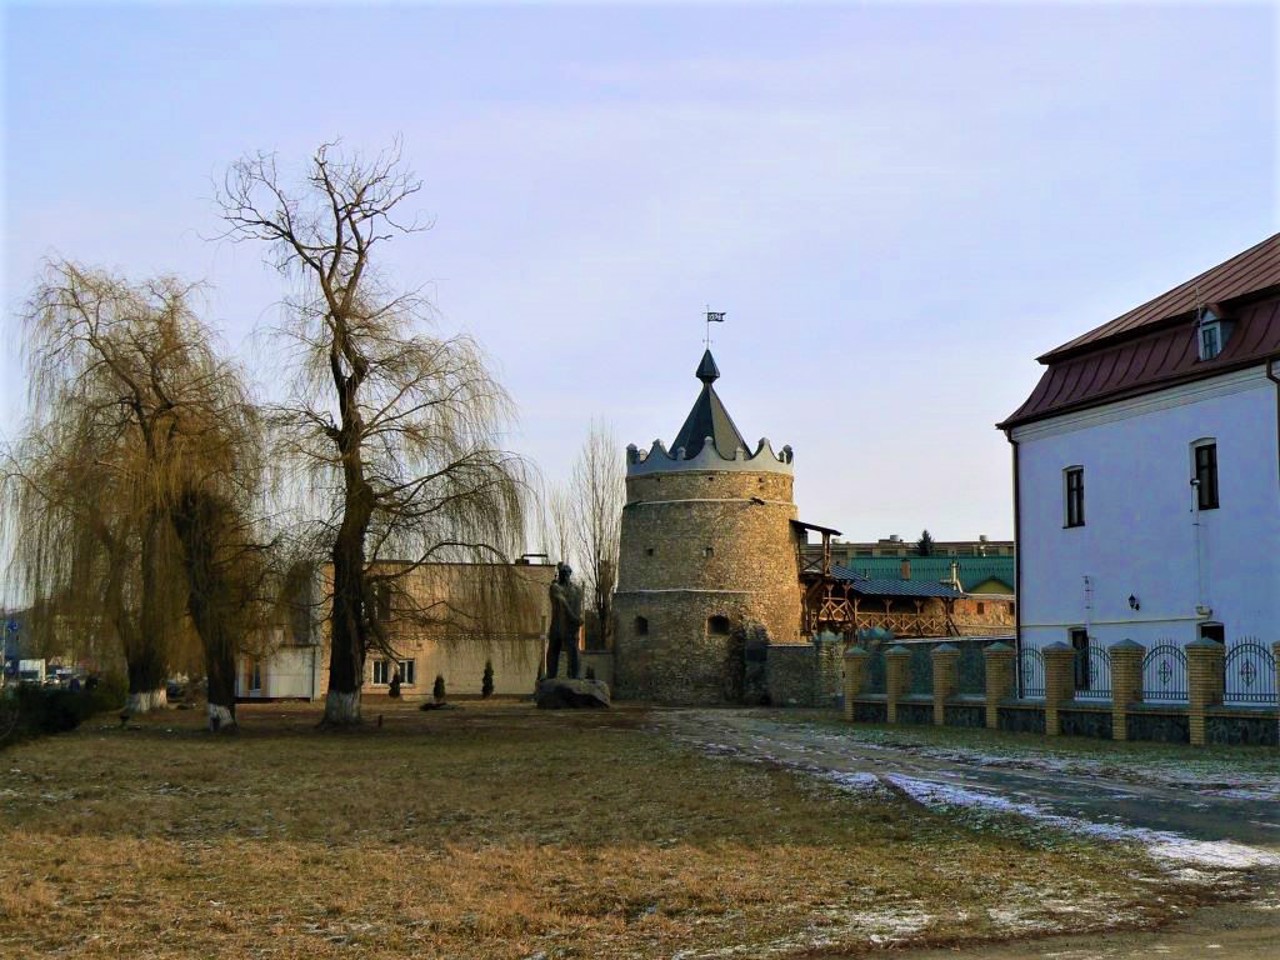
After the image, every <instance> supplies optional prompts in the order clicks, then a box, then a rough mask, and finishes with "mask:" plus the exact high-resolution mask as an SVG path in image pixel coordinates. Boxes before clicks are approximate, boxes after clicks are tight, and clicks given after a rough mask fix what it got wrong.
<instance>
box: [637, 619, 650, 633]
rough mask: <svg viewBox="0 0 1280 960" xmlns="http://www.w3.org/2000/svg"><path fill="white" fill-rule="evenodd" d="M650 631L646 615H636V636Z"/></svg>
mask: <svg viewBox="0 0 1280 960" xmlns="http://www.w3.org/2000/svg"><path fill="white" fill-rule="evenodd" d="M648 632H649V621H648V620H647V619H645V618H644V617H636V636H638V637H643V636H645V635H646V634H647V633H648Z"/></svg>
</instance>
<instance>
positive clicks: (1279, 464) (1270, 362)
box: [1267, 356, 1280, 478]
mask: <svg viewBox="0 0 1280 960" xmlns="http://www.w3.org/2000/svg"><path fill="white" fill-rule="evenodd" d="M1277 363H1280V356H1272V357H1268V358H1267V379H1268V380H1270V381H1271V382H1272V383H1274V384H1275V385H1276V476H1277V478H1280V376H1277V375H1276V369H1277V367H1276V364H1277Z"/></svg>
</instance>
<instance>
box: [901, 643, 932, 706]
mask: <svg viewBox="0 0 1280 960" xmlns="http://www.w3.org/2000/svg"><path fill="white" fill-rule="evenodd" d="M907 669H908V671H909V672H908V677H907V692H908V693H913V694H929V693H933V646H932V644H923V643H919V644H912V645H911V660H910V663H909V666H908V668H907Z"/></svg>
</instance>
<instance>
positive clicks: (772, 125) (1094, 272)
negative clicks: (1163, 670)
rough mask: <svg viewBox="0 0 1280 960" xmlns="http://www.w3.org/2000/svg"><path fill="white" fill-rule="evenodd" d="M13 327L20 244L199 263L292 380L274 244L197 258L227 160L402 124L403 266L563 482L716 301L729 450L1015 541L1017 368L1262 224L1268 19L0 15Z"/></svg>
mask: <svg viewBox="0 0 1280 960" xmlns="http://www.w3.org/2000/svg"><path fill="white" fill-rule="evenodd" d="M3 17H4V21H3V23H4V47H3V61H4V66H3V79H4V111H5V112H4V138H3V146H4V164H5V166H4V178H3V184H4V189H5V199H4V217H5V219H4V252H3V265H4V275H3V290H2V291H0V294H2V302H3V307H4V313H5V328H4V329H5V334H4V339H5V343H6V344H8V345H10V349H9V350H8V351H7V352H6V353H5V355H4V356H3V358H2V359H0V385H2V386H3V389H0V433H3V434H5V435H8V436H12V435H13V433H14V432H15V430H16V429H17V422H18V420H17V417H18V409H19V408H18V403H19V401H20V398H21V395H22V382H21V368H20V366H19V365H18V364H17V357H16V353H15V348H16V340H17V338H16V327H15V325H14V324H13V320H14V317H15V315H16V313H17V312H18V311H19V309H20V307H21V303H22V300H23V298H24V297H25V296H26V294H27V292H28V291H29V289H30V286H31V284H32V281H33V278H34V276H35V274H36V271H37V269H38V265H39V263H40V260H41V258H42V257H44V256H46V255H49V254H51V253H55V252H56V253H58V254H61V255H64V256H67V257H71V258H74V259H77V260H80V261H84V262H87V263H93V264H100V265H104V266H108V267H112V268H117V269H119V270H121V271H123V272H126V273H127V274H129V275H130V276H132V277H135V278H141V277H143V276H146V275H149V274H152V273H156V272H166V271H167V272H174V273H178V274H181V275H183V276H186V277H190V278H192V279H197V278H200V279H206V280H208V281H209V283H210V284H211V291H210V293H209V296H208V301H207V306H206V313H207V316H208V317H209V318H210V319H211V320H212V321H213V322H215V323H216V324H217V325H219V326H220V327H221V328H222V329H223V330H224V331H225V334H226V337H227V339H228V342H229V343H230V344H232V346H233V348H235V349H237V350H241V351H244V352H245V355H246V359H247V360H248V361H250V362H252V363H253V364H255V366H256V368H257V369H258V371H259V372H260V374H261V376H262V379H263V380H264V382H274V381H278V379H279V371H278V366H277V365H274V364H273V363H272V362H271V360H270V358H269V357H266V356H264V354H263V351H262V349H261V347H257V348H253V349H250V344H249V343H248V336H249V334H250V332H251V331H252V330H253V329H254V328H255V326H260V325H264V324H269V323H270V322H272V321H273V320H274V318H275V317H276V316H277V309H276V307H275V303H276V302H277V300H278V299H279V298H280V296H281V295H282V293H283V289H282V287H281V283H280V280H279V278H278V277H277V275H276V274H275V273H274V272H272V271H270V270H268V269H266V268H264V267H263V266H262V265H261V262H260V255H261V253H262V252H263V251H261V250H258V249H253V248H251V247H246V246H238V247H233V246H231V245H228V244H226V243H219V242H211V241H209V240H207V239H205V238H206V237H211V236H214V235H216V234H217V233H218V231H219V222H218V220H217V218H216V212H215V209H214V207H213V204H212V202H211V196H212V192H213V188H212V181H213V179H214V178H217V177H220V176H221V173H222V172H223V171H224V170H225V168H226V166H227V164H228V163H229V162H231V161H232V160H234V159H235V158H237V157H238V156H240V155H242V154H243V153H245V152H248V151H253V150H258V149H263V150H274V151H278V152H279V154H280V157H281V160H282V162H284V163H285V164H286V165H288V166H290V167H292V168H294V169H296V168H297V167H298V166H299V165H300V164H301V162H302V160H303V159H304V158H305V157H306V156H307V155H308V153H309V152H310V151H311V150H312V149H314V147H315V146H316V145H317V144H318V143H320V142H321V141H323V140H326V139H330V138H333V137H335V136H341V137H343V138H344V139H345V142H346V143H347V144H349V145H350V146H352V147H356V148H361V149H367V150H375V149H377V148H380V147H382V146H385V145H386V144H388V143H389V142H390V140H391V139H392V138H393V137H394V136H395V135H396V134H401V135H402V136H403V139H404V153H405V156H406V157H407V158H408V160H409V161H410V163H411V165H412V167H413V168H414V170H416V172H417V173H418V174H419V175H420V176H421V177H422V178H423V180H424V181H425V188H424V190H423V191H422V193H421V194H420V195H419V196H418V201H419V202H418V203H417V205H416V209H417V210H418V211H420V212H421V213H423V214H424V215H426V216H428V217H430V218H432V219H433V220H434V222H435V226H434V228H433V229H432V230H431V231H430V232H428V233H426V234H423V235H420V236H417V237H416V238H412V239H408V240H404V241H398V242H397V243H396V244H395V245H394V247H393V248H388V249H389V254H390V256H389V259H388V268H389V270H390V272H391V274H392V276H393V277H394V278H396V279H397V280H398V281H399V282H401V283H402V284H403V285H405V286H417V285H421V284H427V285H428V289H429V290H431V291H432V292H433V293H434V297H435V301H436V303H437V306H438V307H439V310H440V315H441V316H440V324H441V326H442V327H443V328H444V329H446V330H453V329H465V330H467V331H470V332H471V333H473V334H475V335H476V336H477V337H478V338H479V339H480V340H481V341H482V342H483V343H484V345H485V346H486V348H487V349H488V351H489V354H490V355H491V357H492V359H493V362H494V364H495V366H496V368H497V369H498V371H499V373H500V375H501V377H502V378H503V380H504V382H505V383H506V385H507V387H508V388H509V389H510V391H511V392H512V394H513V395H514V397H515V399H516V401H517V402H518V403H519V405H520V409H521V422H520V429H519V432H518V433H517V434H516V435H514V436H512V437H511V438H510V445H511V446H513V447H514V448H515V449H517V450H519V451H521V452H523V453H525V454H527V455H529V456H531V457H532V458H533V459H534V460H535V461H536V462H537V463H538V464H539V466H540V467H541V468H542V470H543V472H544V473H545V474H546V475H547V476H548V477H549V478H550V479H557V478H560V477H562V476H564V475H565V473H566V471H567V464H568V462H569V460H570V459H571V458H572V456H573V454H574V452H575V450H576V448H577V447H578V446H579V444H580V443H581V440H582V438H583V436H584V434H585V431H586V428H587V424H588V421H589V420H590V418H591V417H592V416H597V417H603V418H605V419H607V420H609V421H610V422H611V423H612V424H613V425H614V428H615V430H616V432H617V435H618V438H619V442H620V444H622V445H625V444H626V443H627V442H635V443H638V444H640V445H641V446H647V445H648V444H649V443H650V442H652V440H653V439H654V438H655V437H662V438H663V439H664V440H666V441H670V439H671V438H672V436H673V435H674V434H675V432H676V430H677V429H678V427H679V426H680V423H681V421H682V419H683V417H684V415H685V413H686V412H687V410H688V408H689V406H690V404H691V403H692V401H693V399H694V397H695V395H696V393H697V386H698V384H697V383H696V381H695V380H694V378H693V371H694V369H695V367H696V365H697V362H698V357H699V355H700V351H701V338H702V334H703V326H702V324H701V322H700V319H701V313H702V310H703V309H704V305H705V304H708V303H709V304H711V306H712V309H715V310H723V311H725V312H726V313H727V315H728V318H727V322H726V323H725V324H724V325H723V326H720V327H716V328H713V336H714V337H715V340H716V343H715V346H714V351H715V354H716V358H717V360H718V361H719V364H720V368H721V371H722V373H723V378H722V380H721V381H720V383H719V384H718V387H719V389H720V393H721V396H722V397H723V399H724V400H725V403H726V405H727V406H728V408H729V410H730V412H731V413H732V414H733V416H734V418H735V419H736V421H737V423H738V426H739V427H740V428H741V430H742V432H743V433H744V434H745V435H746V436H747V437H748V438H749V439H750V440H751V441H753V442H754V440H756V439H757V438H759V437H760V436H765V435H767V436H768V437H770V439H771V440H773V442H774V444H775V446H781V445H782V444H784V443H790V444H791V445H792V446H793V447H794V449H795V453H796V474H797V482H796V492H797V500H798V503H799V505H800V513H801V516H802V517H803V518H804V519H806V520H811V521H814V522H818V523H823V524H828V525H831V526H835V527H838V528H841V529H842V530H844V531H845V533H846V535H847V536H849V537H851V538H874V537H878V536H887V535H888V534H890V533H898V534H901V535H903V536H904V537H909V538H912V539H914V538H915V537H916V536H917V535H918V534H919V532H920V530H921V528H923V527H928V528H929V529H930V530H931V531H933V533H934V535H935V536H937V537H939V538H959V537H970V536H976V535H977V534H979V533H987V534H990V535H991V536H993V537H1005V536H1009V535H1011V533H1012V526H1013V523H1012V516H1013V507H1012V496H1011V483H1010V462H1009V451H1008V446H1007V444H1006V442H1005V440H1004V438H1003V436H1002V435H1001V434H999V433H998V432H997V431H996V430H994V429H993V426H992V425H993V424H994V423H995V422H996V421H997V420H999V419H1001V418H1003V417H1004V416H1006V415H1007V414H1009V413H1010V412H1011V411H1012V410H1013V409H1014V408H1015V407H1016V406H1017V405H1018V404H1019V403H1020V402H1021V401H1022V399H1023V398H1024V397H1025V396H1026V395H1027V394H1028V393H1029V392H1030V390H1031V388H1032V387H1033V386H1034V384H1035V381H1036V379H1037V377H1038V376H1039V370H1040V368H1039V366H1038V365H1037V364H1036V363H1035V362H1034V357H1035V356H1037V355H1038V354H1040V353H1042V352H1044V351H1045V350H1048V349H1049V348H1051V347H1053V346H1056V345H1057V344H1059V343H1061V342H1064V341H1066V340H1068V339H1070V338H1071V337H1073V336H1075V335H1076V334H1078V333H1081V332H1083V331H1084V330H1086V329H1088V328H1091V327H1093V326H1096V325H1098V324H1100V323H1102V322H1104V321H1106V320H1108V319H1110V318H1111V317H1113V316H1115V315H1116V314H1118V313H1121V312H1123V311H1124V310H1126V309H1128V308H1129V307H1131V306H1134V305H1136V304H1137V303H1139V302H1141V301H1142V300H1145V299H1147V298H1149V297H1151V296H1153V295H1155V294H1157V293H1160V292H1161V291H1163V290H1164V289H1166V288H1167V287H1169V286H1171V285H1173V284H1174V283H1177V282H1178V281H1180V280H1183V279H1185V278H1186V277H1188V276H1190V275H1191V274H1193V273H1194V272H1196V271H1198V270H1200V269H1203V268H1206V267H1208V266H1211V265H1213V264H1214V263H1217V262H1218V261H1220V260H1222V259H1224V258H1226V257H1228V256H1230V255H1231V254H1233V253H1236V252H1238V251H1239V250H1242V249H1244V248H1245V247H1247V246H1250V245H1251V244H1253V243H1255V242H1257V241H1258V240H1260V239H1261V238H1263V237H1264V236H1266V235H1268V234H1270V233H1273V232H1275V231H1276V230H1277V229H1280V228H1278V227H1277V222H1278V220H1280V209H1278V205H1277V170H1278V169H1280V159H1278V157H1277V140H1276V132H1277V89H1276V88H1277V69H1276V60H1277V50H1278V48H1280V39H1278V35H1277V30H1278V27H1277V12H1276V7H1275V6H1274V5H1272V4H1269V3H1253V4H1230V3H1215V4H1212V5H1200V6H1198V5H1192V4H1156V5H1141V6H1140V5H1134V4H1119V3H1117V4H1107V5H1101V4H1100V5H1083V4H1073V5H1055V4H1034V5H1033V4H1026V5H1016V4H982V5H979V4H954V3H953V4H945V5H925V4H910V5H907V4H827V5H804V4H799V5H797V4H787V5H765V4H750V5H732V6H731V5H727V4H710V3H708V4H699V5H675V4H664V5H629V6H608V5H600V4H598V5H581V6H569V5H542V4H528V5H523V6H490V7H480V6H473V5H466V6H462V5H428V4H413V3H406V4H397V5H376V4H363V5H355V4H350V5H331V6H318V5H307V4H290V5H285V6H265V5H252V4H239V5H231V4H227V5H218V6H198V5H193V4H173V5H145V6H144V5H116V6H108V5H93V6H70V5H63V6H50V5H45V4H41V5H34V4H30V5H27V4H10V5H8V6H7V7H6V8H5V10H4V13H3Z"/></svg>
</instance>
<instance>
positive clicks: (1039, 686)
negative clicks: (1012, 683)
mask: <svg viewBox="0 0 1280 960" xmlns="http://www.w3.org/2000/svg"><path fill="white" fill-rule="evenodd" d="M1018 696H1019V697H1022V698H1023V699H1025V700H1043V699H1044V654H1043V653H1042V652H1041V651H1040V650H1039V649H1037V648H1036V647H1023V648H1022V649H1021V650H1020V651H1019V652H1018Z"/></svg>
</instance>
